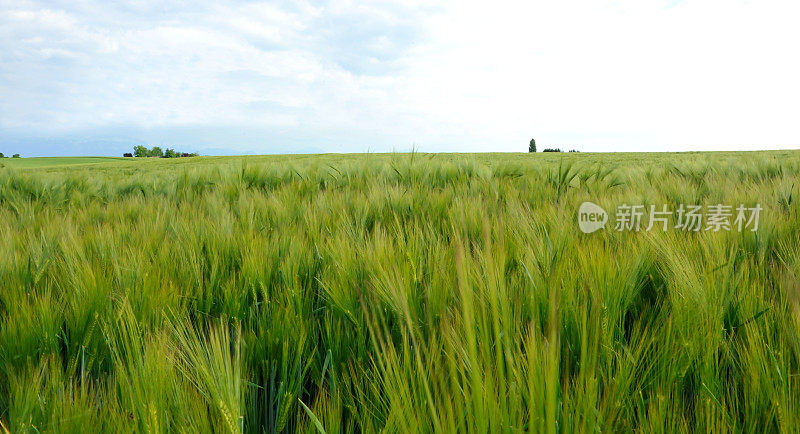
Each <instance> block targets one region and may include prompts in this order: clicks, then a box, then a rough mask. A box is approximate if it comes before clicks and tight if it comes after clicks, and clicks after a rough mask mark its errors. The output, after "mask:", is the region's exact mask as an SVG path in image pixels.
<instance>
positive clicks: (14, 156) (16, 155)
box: [11, 154, 19, 158]
mask: <svg viewBox="0 0 800 434" xmlns="http://www.w3.org/2000/svg"><path fill="white" fill-rule="evenodd" d="M11 158H19V154H14V155H12V156H11Z"/></svg>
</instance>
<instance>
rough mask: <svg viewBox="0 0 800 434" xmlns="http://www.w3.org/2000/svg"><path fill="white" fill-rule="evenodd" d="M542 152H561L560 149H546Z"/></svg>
mask: <svg viewBox="0 0 800 434" xmlns="http://www.w3.org/2000/svg"><path fill="white" fill-rule="evenodd" d="M542 152H561V149H559V148H544V149H543V150H542Z"/></svg>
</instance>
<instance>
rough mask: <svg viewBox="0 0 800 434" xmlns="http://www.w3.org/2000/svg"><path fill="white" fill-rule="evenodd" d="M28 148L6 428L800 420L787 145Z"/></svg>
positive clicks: (4, 396) (643, 425)
mask: <svg viewBox="0 0 800 434" xmlns="http://www.w3.org/2000/svg"><path fill="white" fill-rule="evenodd" d="M44 160H45V159H21V160H18V162H17V161H14V162H11V160H10V159H4V160H2V163H3V164H4V166H5V167H2V168H0V424H2V425H0V432H4V431H5V430H8V431H9V432H43V431H55V432H175V431H177V432H262V431H268V432H296V431H302V432H327V433H337V432H374V431H386V432H436V431H441V432H482V433H483V432H553V433H555V432H596V431H600V432H629V431H641V432H709V431H711V432H753V431H759V432H787V433H790V432H798V431H800V426H798V420H800V418H798V416H800V208H798V202H797V198H798V195H799V194H800V181H798V179H799V177H798V175H799V174H800V151H775V152H750V153H730V152H729V153H681V154H561V155H559V154H550V155H544V154H536V155H528V154H474V155H467V154H421V153H412V154H371V155H338V154H330V155H298V156H257V157H199V158H187V159H178V160H174V161H169V160H158V159H148V160H136V161H130V160H121V159H108V160H106V159H103V160H100V161H96V160H94V159H90V158H87V159H61V160H52V159H47V161H44ZM29 161H30V163H29ZM33 161H35V162H33ZM65 162H66V163H65ZM17 163H19V165H17ZM87 163H93V164H87ZM37 166H38V167H37ZM587 200H590V201H592V202H595V203H597V204H599V205H601V206H603V207H604V208H605V209H606V210H609V211H611V212H612V214H613V210H614V209H615V208H616V206H618V205H621V204H623V203H627V204H643V205H648V206H649V205H650V204H654V205H658V206H660V205H661V204H667V205H669V206H670V207H672V208H676V207H677V205H678V204H680V203H684V204H695V203H697V204H702V205H710V204H716V203H723V204H730V205H734V206H736V205H739V204H740V203H743V204H746V205H754V204H755V203H759V204H760V205H761V206H762V207H763V208H764V210H763V211H762V212H761V216H760V222H759V230H758V231H757V232H751V231H746V232H741V233H740V232H738V231H736V230H734V231H723V232H711V231H702V232H699V233H685V232H681V231H678V230H670V231H667V232H662V231H660V230H659V231H651V232H639V233H633V232H616V231H614V230H610V229H609V230H601V231H599V232H597V233H594V234H583V233H581V232H580V231H579V230H578V225H577V215H576V213H577V209H578V206H579V205H580V204H581V203H582V202H584V201H587Z"/></svg>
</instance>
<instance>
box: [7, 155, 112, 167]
mask: <svg viewBox="0 0 800 434" xmlns="http://www.w3.org/2000/svg"><path fill="white" fill-rule="evenodd" d="M118 161H125V159H124V158H122V157H38V158H3V159H2V160H0V164H3V165H5V166H8V167H12V168H15V169H33V168H45V167H59V166H73V165H78V164H98V163H111V162H118Z"/></svg>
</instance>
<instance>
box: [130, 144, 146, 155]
mask: <svg viewBox="0 0 800 434" xmlns="http://www.w3.org/2000/svg"><path fill="white" fill-rule="evenodd" d="M149 153H150V151H148V150H147V148H145V147H144V146H142V145H138V146H134V147H133V155H135V156H137V157H146V156H147V155H148V154H149Z"/></svg>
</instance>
